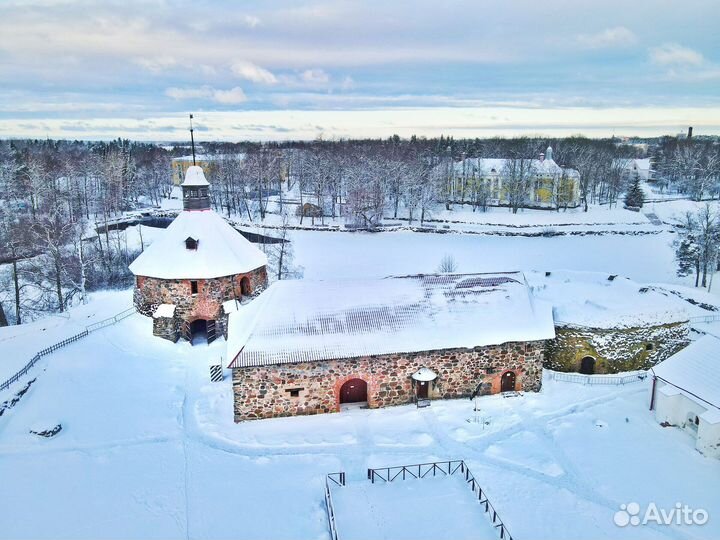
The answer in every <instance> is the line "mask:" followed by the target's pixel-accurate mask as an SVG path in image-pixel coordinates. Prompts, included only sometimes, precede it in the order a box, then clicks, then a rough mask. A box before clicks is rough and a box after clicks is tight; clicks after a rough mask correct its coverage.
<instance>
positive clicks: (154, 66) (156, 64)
mask: <svg viewBox="0 0 720 540" xmlns="http://www.w3.org/2000/svg"><path fill="white" fill-rule="evenodd" d="M133 61H134V62H135V63H136V64H137V65H138V66H140V67H142V68H144V69H147V70H148V71H150V72H152V73H161V72H163V71H165V70H167V69H170V68H172V67H175V65H177V60H175V58H173V57H172V56H154V57H141V58H135V60H133Z"/></svg>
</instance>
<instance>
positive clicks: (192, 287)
mask: <svg viewBox="0 0 720 540" xmlns="http://www.w3.org/2000/svg"><path fill="white" fill-rule="evenodd" d="M190 293H191V294H197V293H198V282H197V281H191V282H190Z"/></svg>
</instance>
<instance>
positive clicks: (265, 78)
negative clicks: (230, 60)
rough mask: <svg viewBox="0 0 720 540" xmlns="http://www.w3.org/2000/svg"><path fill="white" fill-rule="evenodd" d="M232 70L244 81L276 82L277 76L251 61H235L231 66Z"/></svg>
mask: <svg viewBox="0 0 720 540" xmlns="http://www.w3.org/2000/svg"><path fill="white" fill-rule="evenodd" d="M230 69H231V70H232V72H233V73H234V74H235V75H237V76H238V77H240V78H241V79H245V80H246V81H250V82H254V83H258V84H276V83H277V77H275V75H273V74H272V73H271V72H270V71H268V70H267V69H265V68H262V67H260V66H258V65H255V64H253V63H252V62H244V61H243V62H236V63H234V64H233V65H232V66H231V68H230Z"/></svg>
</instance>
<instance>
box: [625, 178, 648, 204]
mask: <svg viewBox="0 0 720 540" xmlns="http://www.w3.org/2000/svg"><path fill="white" fill-rule="evenodd" d="M643 204H645V193H644V192H643V190H642V186H641V185H640V178H635V179H634V180H633V181H632V182H631V183H630V187H629V188H628V190H627V193H626V194H625V206H629V207H633V208H641V207H642V205H643Z"/></svg>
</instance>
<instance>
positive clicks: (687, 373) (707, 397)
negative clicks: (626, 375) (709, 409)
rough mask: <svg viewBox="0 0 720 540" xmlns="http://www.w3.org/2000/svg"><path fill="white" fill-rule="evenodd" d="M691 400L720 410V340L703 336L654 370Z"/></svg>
mask: <svg viewBox="0 0 720 540" xmlns="http://www.w3.org/2000/svg"><path fill="white" fill-rule="evenodd" d="M652 371H653V373H654V374H655V376H656V377H659V378H660V379H662V380H663V381H665V382H667V383H669V384H671V385H673V386H674V387H676V388H677V389H678V390H680V392H682V394H683V395H685V396H687V397H688V398H690V399H693V400H695V401H697V400H698V399H699V400H701V401H703V402H704V403H705V405H708V404H709V405H713V406H715V407H717V408H720V339H718V338H716V337H715V336H710V335H707V336H703V337H701V338H700V339H698V340H697V341H695V342H693V343H691V344H690V345H688V346H687V347H685V348H684V349H683V350H681V351H680V352H678V353H675V354H673V355H672V356H671V357H670V358H668V359H667V360H664V361H663V362H660V363H659V364H658V365H656V366H655V367H653V368H652Z"/></svg>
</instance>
